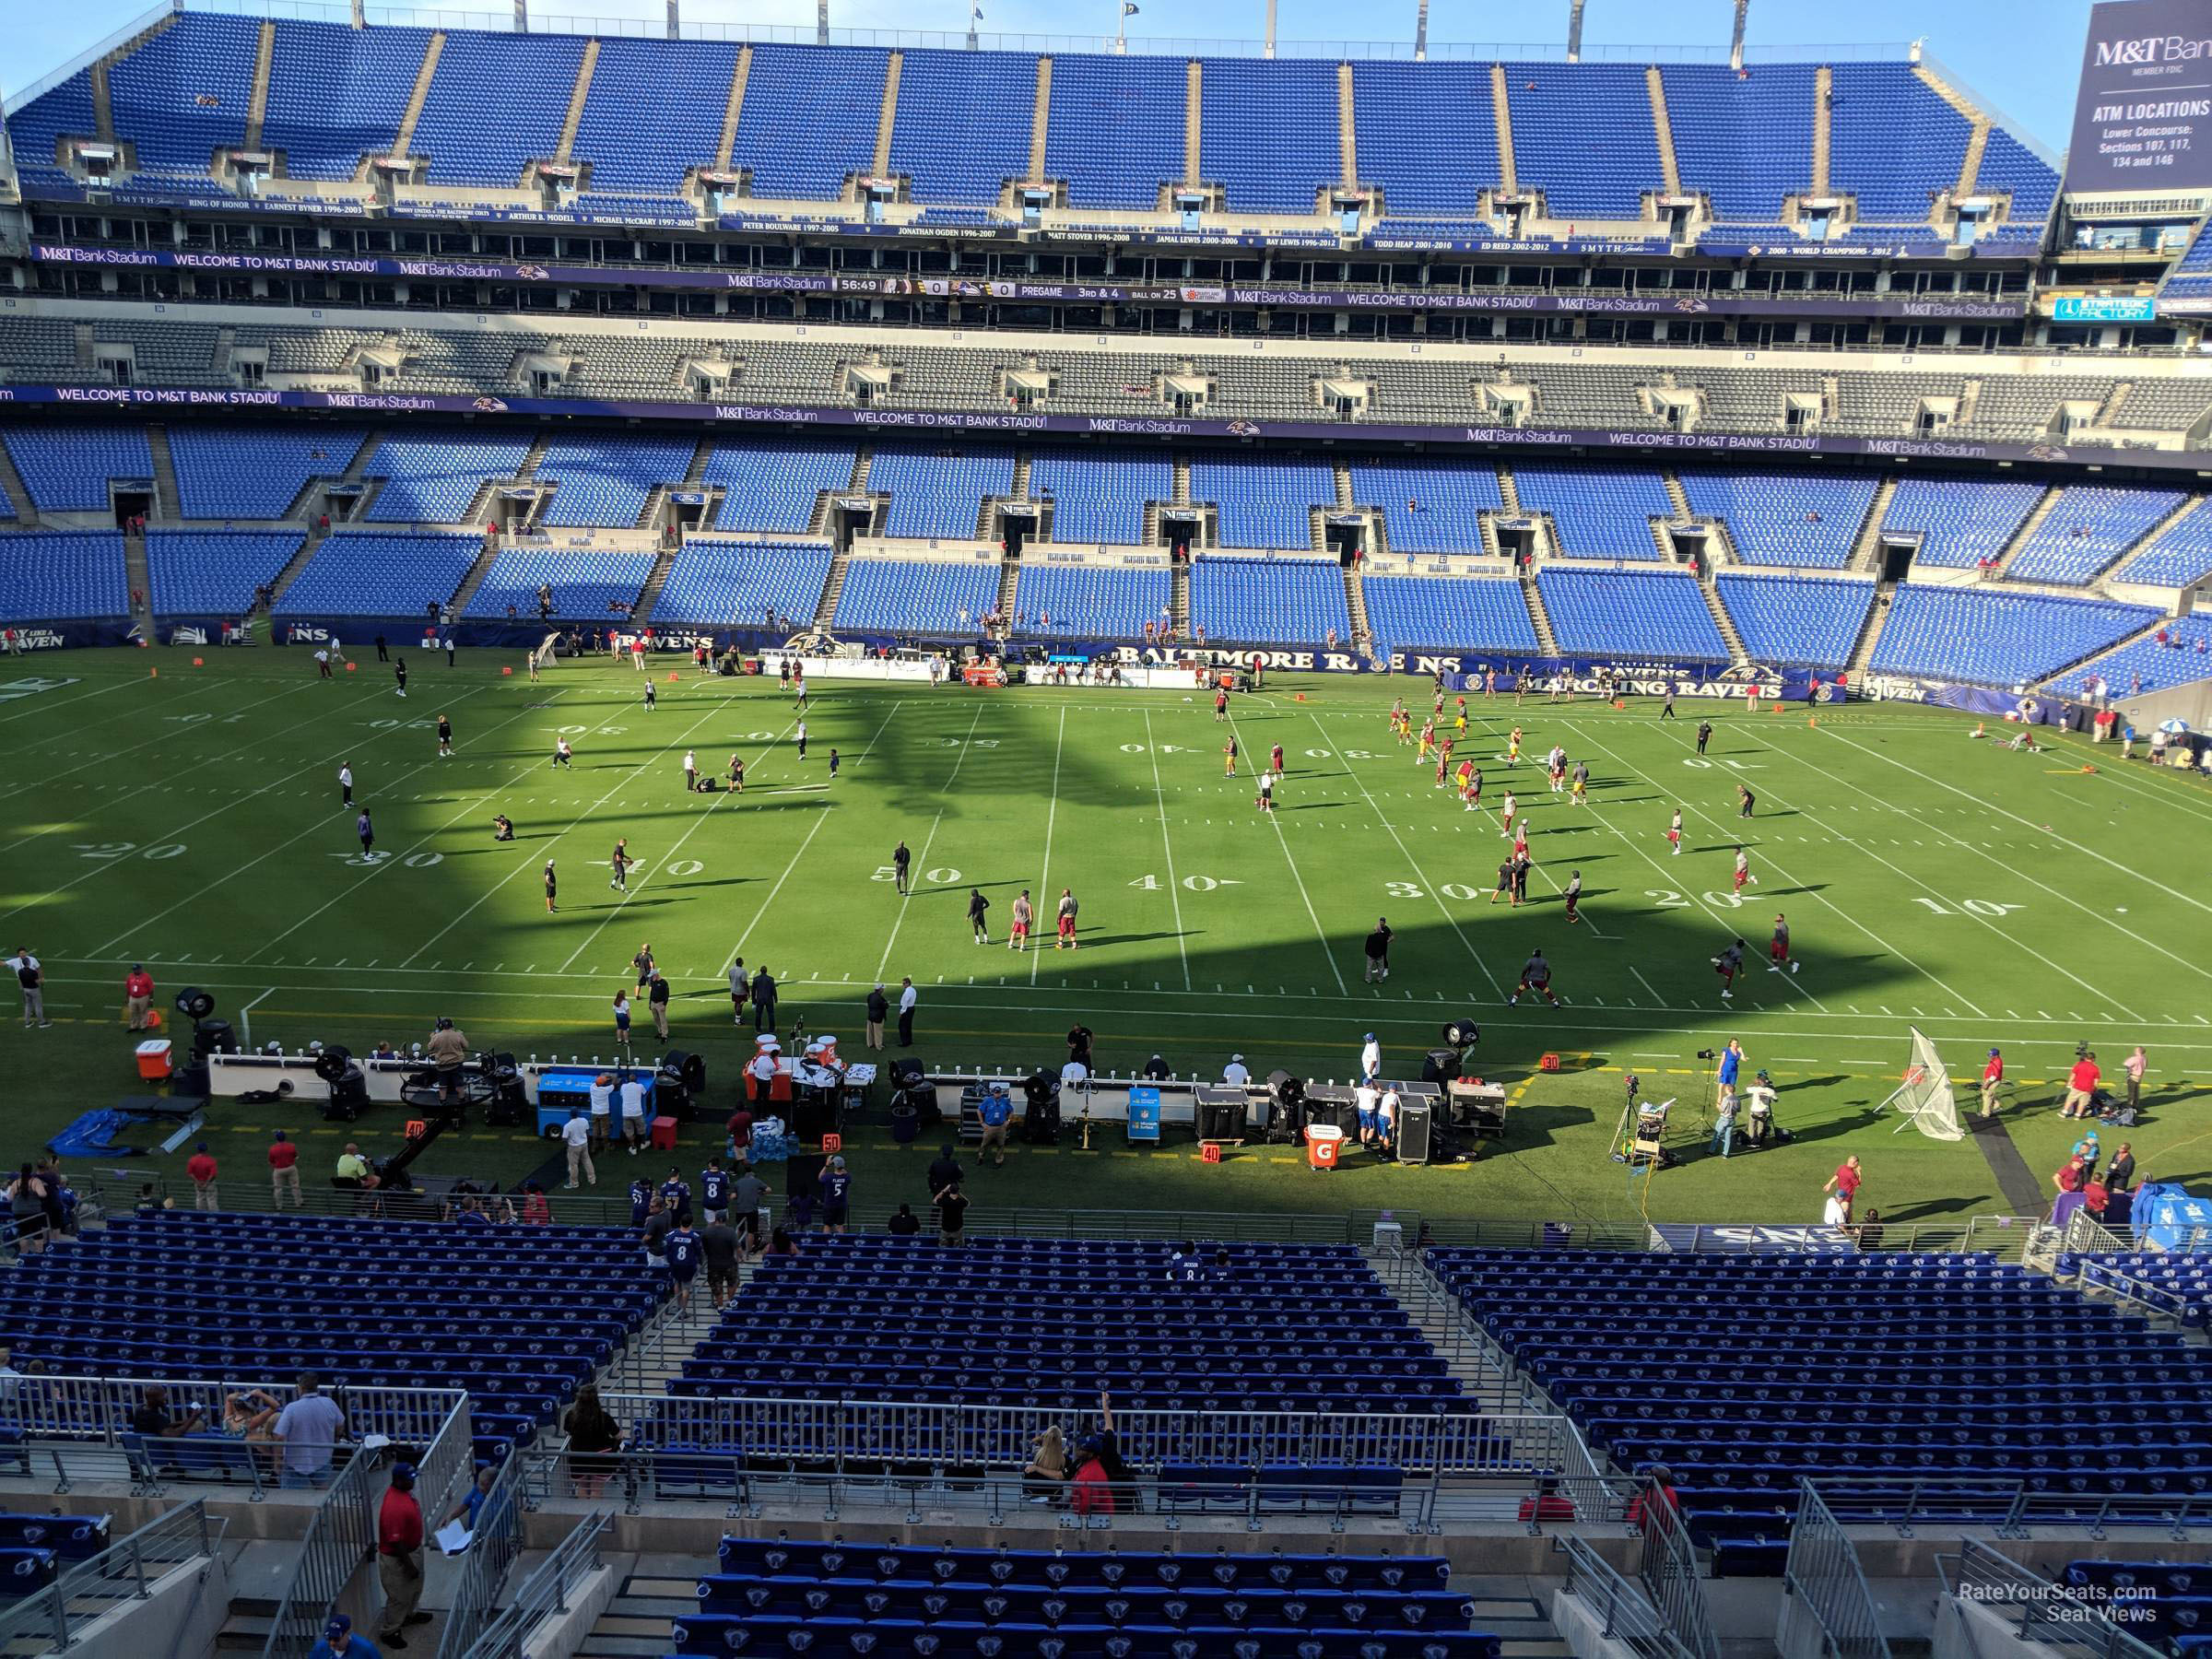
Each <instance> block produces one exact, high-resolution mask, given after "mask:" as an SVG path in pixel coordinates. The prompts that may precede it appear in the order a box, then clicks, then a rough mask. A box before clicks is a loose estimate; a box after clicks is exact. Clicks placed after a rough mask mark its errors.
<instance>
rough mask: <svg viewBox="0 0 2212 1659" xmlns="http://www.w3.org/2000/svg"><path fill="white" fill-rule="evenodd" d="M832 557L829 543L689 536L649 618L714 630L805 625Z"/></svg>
mask: <svg viewBox="0 0 2212 1659" xmlns="http://www.w3.org/2000/svg"><path fill="white" fill-rule="evenodd" d="M829 580H830V546H829V544H828V543H827V542H735V541H721V540H717V539H716V538H714V537H712V536H707V535H692V536H687V537H686V538H685V541H684V546H683V549H682V551H680V552H678V553H677V556H676V559H675V562H673V563H672V564H670V565H669V567H668V580H667V581H666V582H664V583H662V585H661V596H660V597H659V598H658V599H657V600H655V601H654V602H653V618H654V619H655V620H656V621H661V622H699V623H705V624H707V625H709V626H712V627H717V628H727V627H737V628H771V627H778V626H781V625H782V623H784V622H787V621H788V622H790V623H792V624H795V625H799V626H804V625H805V624H806V623H809V622H812V621H813V620H814V613H815V609H816V607H817V606H819V605H820V603H821V599H822V588H823V585H824V584H825V583H826V582H828V581H829Z"/></svg>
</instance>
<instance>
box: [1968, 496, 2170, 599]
mask: <svg viewBox="0 0 2212 1659" xmlns="http://www.w3.org/2000/svg"><path fill="white" fill-rule="evenodd" d="M2186 499H2187V496H2186V494H2185V492H2183V491H2182V490H2179V489H2141V488H2133V487H2126V486H2123V487H2104V486H2099V485H2090V484H2070V485H2068V486H2067V487H2066V488H2064V489H2062V490H2060V491H2059V492H2058V500H2056V501H2054V502H2053V504H2052V508H2051V511H2050V512H2048V513H2047V514H2045V515H2044V518H2043V522H2042V523H2041V524H2038V525H2037V526H2036V527H2035V531H2034V533H2033V534H2032V535H2030V536H2029V537H2028V539H2027V540H2026V541H2025V542H2023V543H2021V544H2020V550H2019V551H2018V553H2015V554H2014V555H2013V557H2012V562H2011V563H2010V564H2008V565H2006V567H2005V576H2006V580H2007V581H2010V582H2051V583H2053V584H2054V585H2057V586H2064V587H2086V586H2088V583H2089V582H2092V581H2094V580H2095V579H2096V576H2097V573H2098V572H2099V571H2101V570H2103V569H2104V568H2105V566H2107V565H2109V564H2111V563H2112V561H2113V560H2114V559H2118V558H2119V557H2120V556H2121V555H2122V554H2124V553H2125V552H2126V551H2127V550H2128V548H2130V547H2134V546H2135V545H2136V543H2137V542H2138V541H2140V540H2142V538H2143V537H2144V536H2145V535H2147V534H2148V533H2149V532H2150V530H2151V529H2152V528H2153V527H2154V526H2155V525H2157V524H2158V523H2159V521H2160V520H2161V519H2163V518H2165V517H2166V515H2167V514H2169V513H2171V512H2172V511H2173V510H2174V509H2175V508H2176V507H2179V506H2180V505H2181V504H2182V502H2183V500H2186Z"/></svg>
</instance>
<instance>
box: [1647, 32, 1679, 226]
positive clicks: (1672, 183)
mask: <svg viewBox="0 0 2212 1659" xmlns="http://www.w3.org/2000/svg"><path fill="white" fill-rule="evenodd" d="M1643 85H1644V90H1645V91H1646V92H1647V93H1649V94H1650V96H1651V100H1652V130H1653V133H1654V134H1656V135H1657V136H1658V140H1659V171H1660V173H1661V175H1662V176H1663V177H1664V178H1665V181H1666V194H1669V195H1680V194H1682V170H1681V169H1680V168H1679V167H1678V166H1677V165H1676V163H1675V124H1674V123H1673V122H1672V121H1671V120H1669V119H1668V117H1667V113H1666V88H1665V84H1664V83H1663V82H1662V81H1661V80H1660V78H1659V66H1658V65H1656V64H1651V65H1645V67H1644V71H1643Z"/></svg>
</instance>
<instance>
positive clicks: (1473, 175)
mask: <svg viewBox="0 0 2212 1659" xmlns="http://www.w3.org/2000/svg"><path fill="white" fill-rule="evenodd" d="M1332 96H1334V92H1333V91H1332ZM1494 110H1495V105H1494V103H1493V101H1492V99H1491V95H1490V67H1489V65H1488V64H1450V63H1439V62H1432V63H1427V64H1393V63H1387V62H1382V61H1373V62H1370V61H1366V60H1362V61H1360V62H1359V63H1355V64H1354V65H1352V132H1353V135H1354V137H1355V138H1356V140H1357V141H1358V144H1359V181H1360V182H1361V183H1363V184H1380V185H1381V186H1382V193H1383V204H1384V206H1386V207H1387V209H1388V210H1389V212H1390V215H1391V217H1392V218H1400V217H1404V216H1410V215H1414V214H1434V215H1436V216H1437V217H1438V218H1455V217H1456V218H1470V219H1471V218H1474V216H1475V213H1476V210H1477V207H1478V206H1480V197H1481V193H1482V192H1483V191H1485V190H1488V189H1491V188H1494V187H1495V186H1496V185H1497V184H1498V183H1499V182H1500V167H1499V164H1498V122H1497V117H1496V114H1495V113H1494ZM1454 229H1457V230H1458V231H1459V232H1460V233H1461V234H1463V235H1465V234H1467V233H1468V232H1469V231H1470V230H1480V229H1484V227H1481V226H1466V225H1461V226H1457V227H1454Z"/></svg>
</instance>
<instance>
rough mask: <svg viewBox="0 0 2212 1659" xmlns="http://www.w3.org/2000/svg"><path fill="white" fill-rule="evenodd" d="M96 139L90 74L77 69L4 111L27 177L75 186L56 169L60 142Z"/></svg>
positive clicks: (96, 119) (11, 141)
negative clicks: (61, 79)
mask: <svg viewBox="0 0 2212 1659" xmlns="http://www.w3.org/2000/svg"><path fill="white" fill-rule="evenodd" d="M99 135H100V118H99V116H98V115H97V114H96V113H95V112H94V111H93V108H92V76H91V72H90V71H89V70H85V69H79V70H78V71H77V72H76V74H75V75H72V76H69V77H68V78H67V79H65V80H63V81H61V82H59V83H57V84H56V85H54V86H53V87H51V88H48V89H47V90H45V91H43V92H41V93H40V94H39V95H38V96H37V97H36V98H34V99H32V100H30V101H29V103H26V104H24V105H22V106H21V107H20V108H18V107H16V106H15V105H14V104H12V103H11V104H10V105H9V107H8V110H7V136H8V142H9V144H10V145H11V146H13V147H14V149H15V158H16V166H17V167H18V169H20V170H21V171H23V172H24V173H26V174H42V175H44V176H45V178H46V179H47V180H48V182H52V183H54V184H56V185H73V183H74V181H72V180H71V179H70V178H69V176H68V175H67V174H66V173H64V172H63V171H61V170H60V167H59V165H58V163H59V160H60V146H61V141H62V140H63V139H64V138H97V137H98V136H99ZM23 182H24V183H25V184H26V185H29V183H30V182H32V181H31V179H30V178H29V177H27V178H25V179H24V181H23ZM10 326H11V327H12V326H15V325H14V324H11V325H10Z"/></svg>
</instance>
